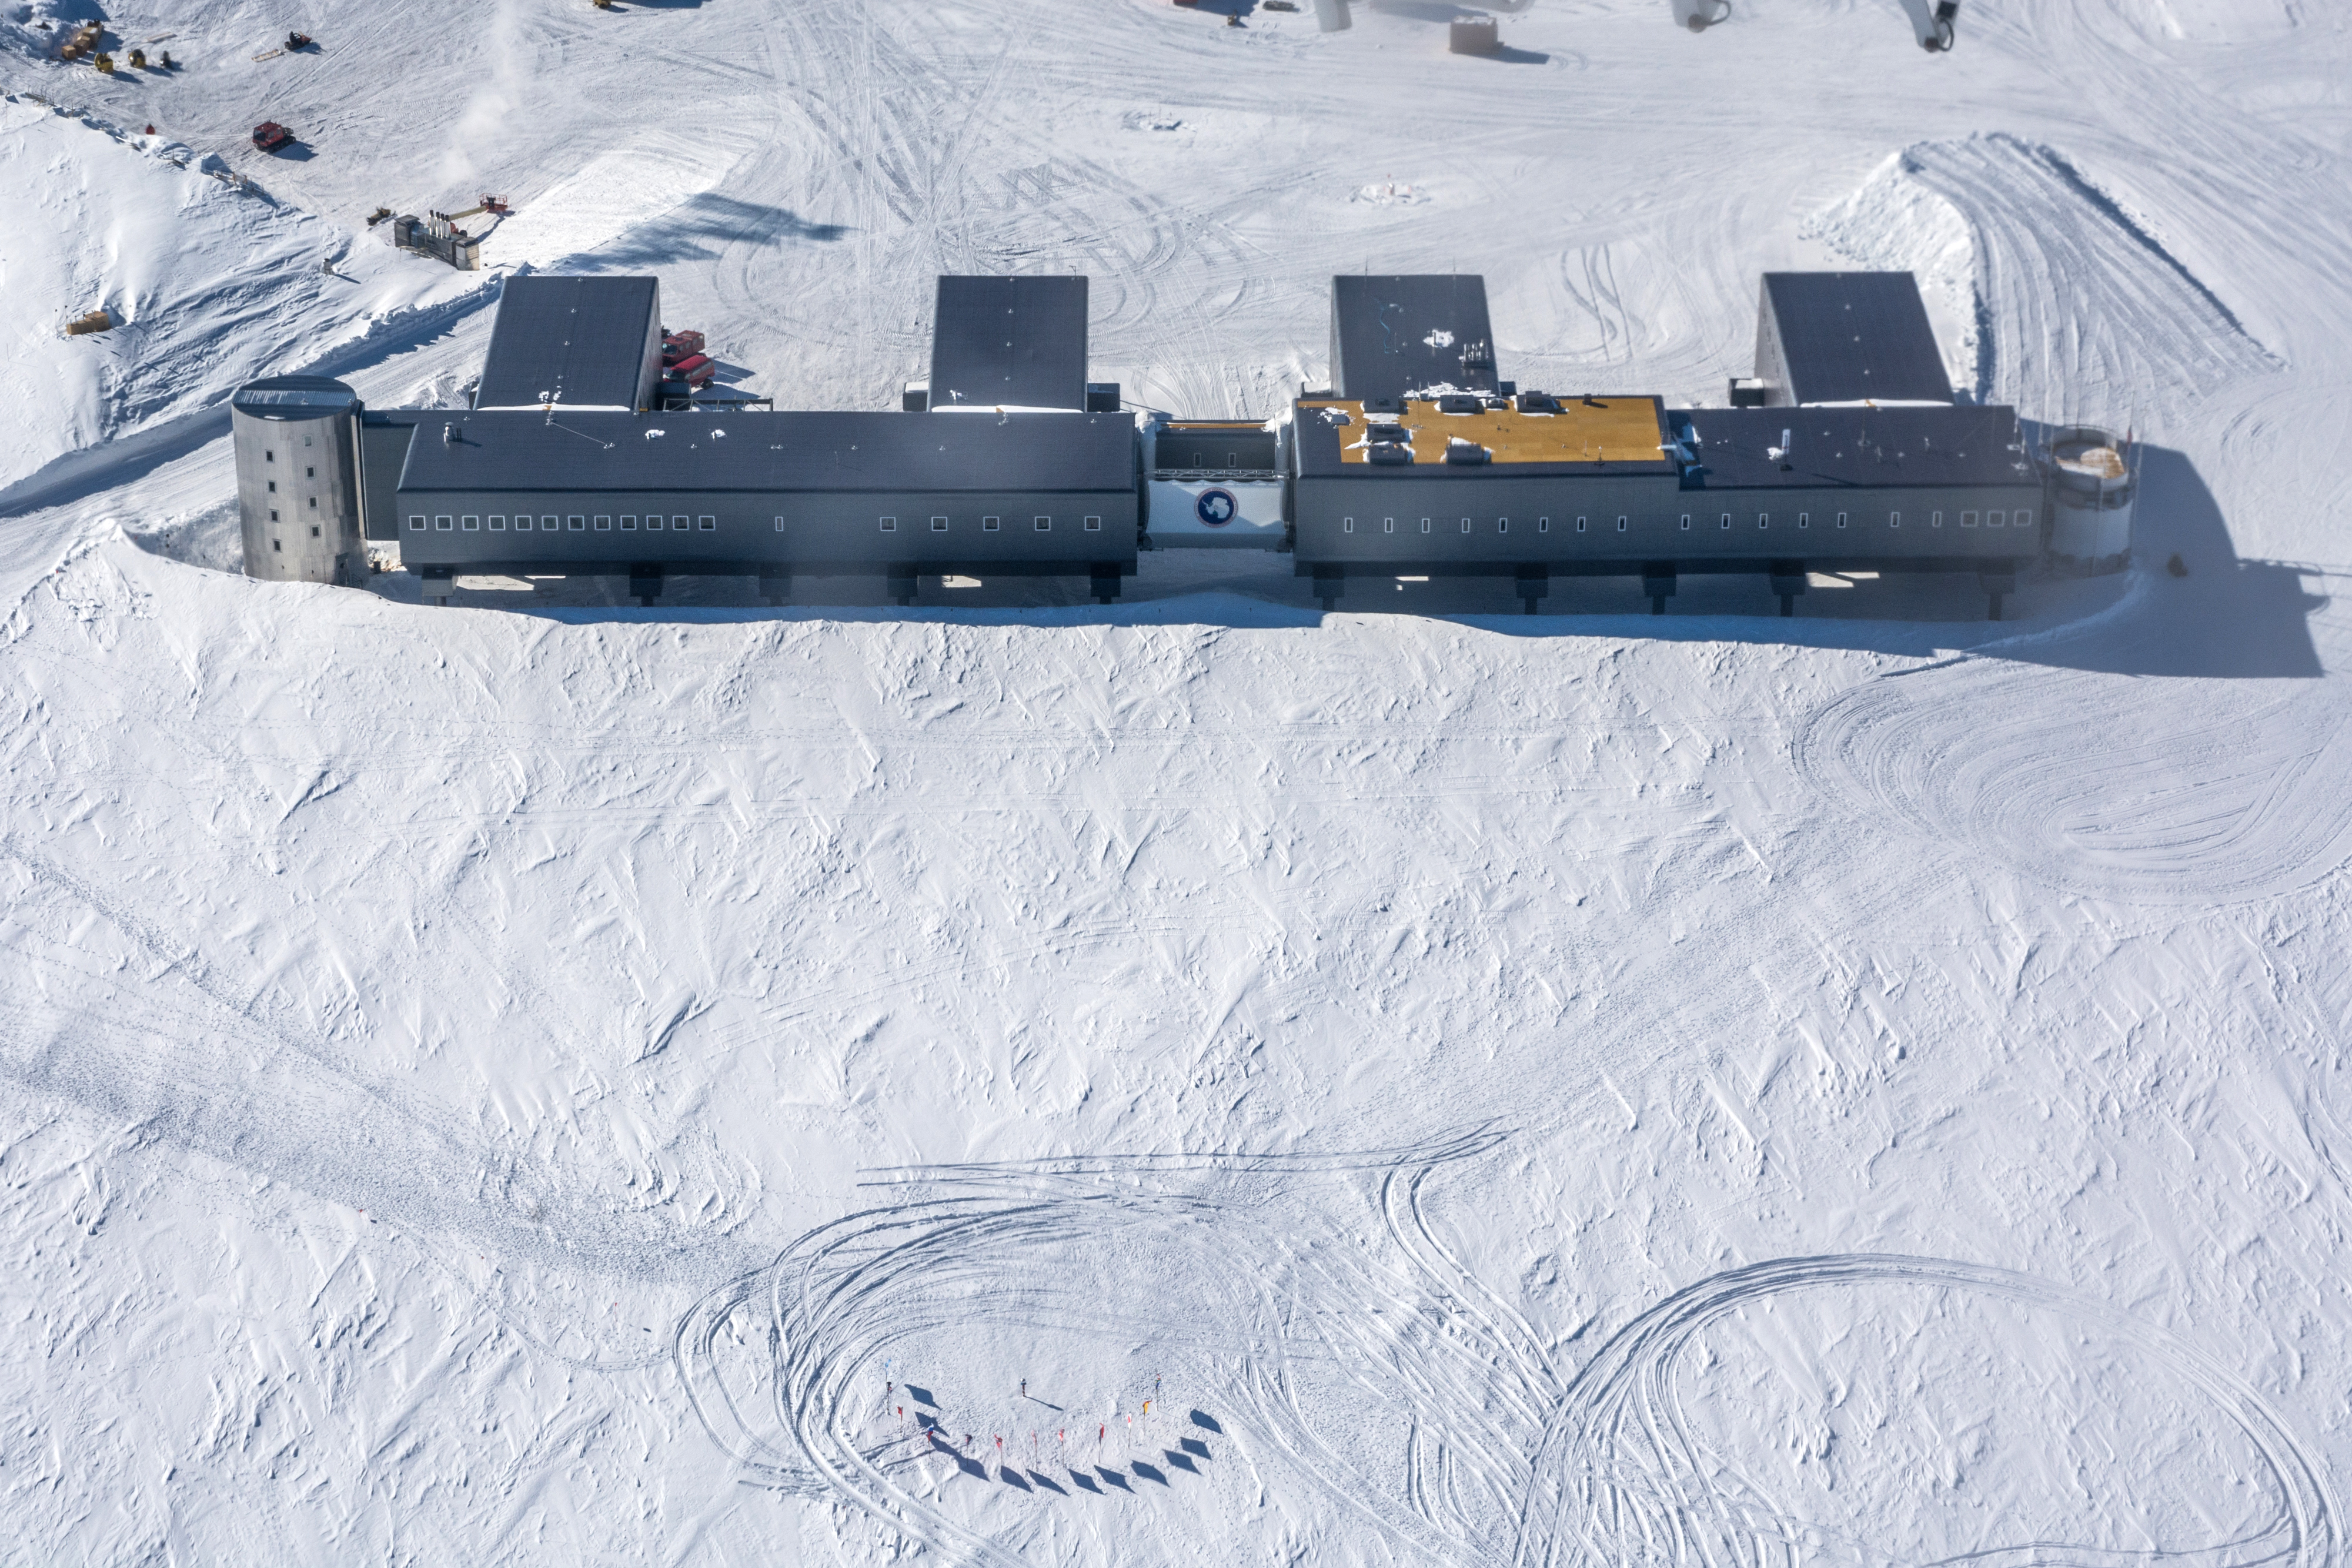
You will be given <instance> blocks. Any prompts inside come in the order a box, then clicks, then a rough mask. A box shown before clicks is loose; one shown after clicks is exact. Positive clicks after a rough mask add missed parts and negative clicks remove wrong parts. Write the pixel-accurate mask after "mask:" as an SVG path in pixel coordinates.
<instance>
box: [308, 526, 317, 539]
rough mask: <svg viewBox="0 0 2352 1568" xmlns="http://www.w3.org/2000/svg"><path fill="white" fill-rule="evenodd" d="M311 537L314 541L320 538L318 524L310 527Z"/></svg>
mask: <svg viewBox="0 0 2352 1568" xmlns="http://www.w3.org/2000/svg"><path fill="white" fill-rule="evenodd" d="M310 537H311V538H314V539H315V538H318V537H319V525H318V524H316V523H312V524H311V525H310Z"/></svg>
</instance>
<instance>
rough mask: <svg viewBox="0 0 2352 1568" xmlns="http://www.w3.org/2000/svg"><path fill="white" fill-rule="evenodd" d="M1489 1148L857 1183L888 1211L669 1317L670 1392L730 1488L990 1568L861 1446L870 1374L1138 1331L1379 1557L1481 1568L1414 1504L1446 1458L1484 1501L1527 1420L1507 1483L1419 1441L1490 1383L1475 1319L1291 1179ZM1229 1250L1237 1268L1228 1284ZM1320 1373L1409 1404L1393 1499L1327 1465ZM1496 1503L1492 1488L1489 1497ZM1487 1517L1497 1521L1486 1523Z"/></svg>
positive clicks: (1405, 1171)
mask: <svg viewBox="0 0 2352 1568" xmlns="http://www.w3.org/2000/svg"><path fill="white" fill-rule="evenodd" d="M1500 1137H1501V1134H1499V1133H1497V1132H1495V1131H1492V1130H1486V1129H1481V1130H1474V1131H1472V1132H1469V1133H1466V1134H1461V1135H1459V1136H1456V1137H1454V1138H1451V1139H1447V1140H1443V1141H1440V1142H1437V1143H1433V1144H1431V1145H1423V1146H1418V1147H1412V1148H1406V1149H1398V1150H1386V1151H1371V1152H1368V1153H1363V1154H1349V1155H1247V1154H1239V1155H1160V1156H1136V1157H1097V1156H1086V1157H1076V1158H1070V1159H1065V1160H1048V1161H1034V1162H1024V1163H1021V1164H1016V1165H984V1164H982V1165H974V1164H962V1165H950V1166H921V1167H913V1168H910V1169H906V1170H899V1171H889V1172H881V1173H877V1181H876V1182H875V1183H874V1184H873V1185H876V1186H881V1187H884V1188H885V1189H886V1190H888V1191H891V1192H893V1193H894V1194H896V1195H898V1197H899V1199H900V1201H898V1202H895V1203H893V1204H891V1205H889V1206H887V1207H880V1208H877V1209H873V1210H870V1211H867V1212H866V1213H862V1214H857V1215H852V1216H849V1217H847V1218H844V1219H841V1220H838V1221H835V1222H834V1223H833V1224H830V1225H827V1226H824V1227H821V1228H817V1229H815V1230H813V1231H811V1232H810V1233H808V1234H807V1235H806V1236H803V1238H801V1239H800V1240H798V1241H796V1242H794V1243H793V1246H792V1247H790V1248H789V1249H786V1250H785V1251H784V1253H783V1254H782V1256H780V1257H779V1258H778V1260H776V1261H775V1262H774V1263H773V1264H772V1265H771V1266H769V1267H768V1268H765V1269H762V1270H756V1271H754V1272H752V1273H751V1274H747V1275H745V1276H743V1277H741V1278H740V1279H737V1280H734V1281H730V1282H729V1283H728V1284H727V1285H726V1286H724V1287H722V1288H721V1289H719V1290H718V1291H713V1292H712V1293H711V1294H710V1295H709V1296H708V1297H707V1298H705V1300H704V1301H701V1302H700V1303H698V1305H697V1306H696V1307H695V1309H694V1310H693V1311H692V1312H688V1314H687V1316H686V1317H685V1318H684V1319H683V1320H682V1321H681V1322H680V1324H679V1326H678V1330H677V1335H676V1339H675V1342H674V1343H675V1353H676V1356H677V1369H678V1374H679V1377H680V1380H681V1382H682V1384H683V1385H684V1386H685V1388H686V1390H687V1392H688V1397H689V1399H690V1400H691V1402H692V1404H693V1406H694V1409H695V1411H696V1413H697V1415H698V1417H699V1418H700V1419H701V1421H702V1423H703V1426H704V1428H705V1430H706V1431H707V1432H708V1433H709V1435H710V1437H712V1438H713V1440H714V1441H716V1442H718V1443H719V1446H720V1447H721V1448H724V1449H725V1450H726V1451H727V1452H728V1454H729V1455H730V1457H731V1458H734V1459H735V1461H736V1462H737V1463H738V1464H739V1465H740V1466H741V1467H742V1469H743V1470H744V1472H745V1475H746V1477H747V1479H751V1480H752V1481H754V1482H755V1483H757V1484H761V1485H768V1486H772V1487H775V1488H777V1489H779V1490H785V1491H789V1492H793V1493H796V1494H803V1495H806V1494H831V1495H833V1496H835V1497H836V1498H839V1499H842V1500H847V1501H850V1502H853V1503H855V1504H856V1505H857V1506H858V1507H860V1508H862V1509H864V1510H865V1511H867V1512H869V1513H870V1514H872V1515H873V1516H874V1517H876V1518H877V1519H878V1520H880V1521H884V1522H885V1523H887V1524H888V1525H889V1526H890V1527H892V1528H893V1529H896V1530H898V1531H901V1532H903V1533H905V1534H906V1535H908V1536H909V1537H911V1538H913V1539H914V1540H917V1541H919V1542H923V1543H924V1544H926V1545H929V1546H931V1547H933V1548H935V1549H937V1550H940V1551H942V1552H946V1553H948V1554H949V1555H950V1558H951V1559H952V1560H955V1561H959V1562H971V1563H991V1564H1005V1565H1010V1564H1012V1563H1017V1562H1018V1561H1020V1559H1019V1558H1017V1557H1016V1556H1015V1555H1014V1554H1013V1553H1012V1552H1009V1551H1007V1550H1006V1549H1005V1548H1004V1547H1003V1545H1001V1544H1000V1543H998V1542H995V1541H993V1540H992V1539H990V1538H989V1537H987V1536H984V1535H982V1534H980V1533H978V1532H977V1531H973V1530H971V1529H970V1528H968V1527H967V1526H966V1525H964V1524H963V1523H961V1522H960V1521H957V1520H956V1519H953V1518H951V1517H950V1516H949V1515H948V1514H947V1513H945V1512H944V1511H941V1509H940V1508H939V1507H938V1506H935V1505H934V1504H933V1503H932V1502H930V1501H928V1500H924V1499H923V1498H921V1497H919V1496H918V1495H917V1494H916V1492H915V1490H913V1488H912V1486H911V1485H910V1484H909V1481H910V1475H911V1472H912V1470H913V1469H915V1467H917V1466H918V1465H919V1463H920V1462H921V1460H922V1459H923V1458H927V1457H928V1452H929V1450H928V1439H925V1438H922V1437H917V1438H915V1439H913V1440H912V1441H909V1440H908V1439H906V1438H903V1437H901V1438H896V1439H893V1440H891V1441H889V1442H887V1443H883V1444H879V1445H877V1444H874V1443H872V1442H870V1441H867V1440H865V1439H863V1438H861V1437H860V1435H859V1433H858V1430H857V1427H858V1412H859V1411H860V1410H861V1409H863V1407H864V1406H865V1405H866V1404H867V1403H868V1402H869V1401H868V1398H867V1395H868V1394H869V1393H870V1389H869V1387H868V1385H870V1383H871V1381H872V1379H873V1375H874V1372H875V1369H876V1368H877V1367H879V1366H880V1365H881V1364H882V1363H883V1361H884V1360H885V1359H886V1358H887V1357H889V1356H891V1355H893V1354H901V1355H903V1354H906V1351H907V1348H908V1342H909V1341H911V1340H914V1339H916V1338H917V1337H918V1336H919V1335H921V1334H923V1333H928V1332H933V1331H938V1330H944V1329H947V1328H950V1327H952V1328H953V1329H954V1330H955V1332H956V1333H960V1334H963V1335H971V1334H973V1333H982V1334H986V1333H995V1334H1001V1335H1003V1336H1005V1337H1007V1338H1013V1337H1016V1336H1017V1337H1030V1338H1034V1337H1040V1336H1053V1335H1077V1336H1097V1337H1099V1336H1117V1337H1118V1338H1120V1339H1123V1340H1126V1341H1129V1342H1130V1343H1132V1342H1134V1341H1137V1340H1139V1339H1148V1340H1149V1341H1150V1343H1151V1345H1152V1348H1153V1351H1154V1354H1155V1356H1165V1357H1166V1359H1167V1362H1168V1364H1171V1365H1174V1366H1179V1367H1181V1369H1182V1376H1183V1378H1184V1385H1185V1386H1186V1387H1187V1389H1188V1390H1189V1391H1191V1392H1189V1393H1188V1397H1191V1398H1192V1399H1194V1400H1195V1401H1196V1402H1198V1403H1201V1404H1202V1405H1205V1406H1211V1407H1215V1408H1219V1409H1220V1415H1221V1416H1223V1417H1225V1418H1226V1430H1227V1432H1228V1434H1229V1436H1230V1437H1240V1438H1247V1437H1255V1438H1258V1439H1261V1440H1263V1441H1264V1442H1265V1443H1267V1444H1270V1445H1271V1447H1272V1448H1273V1449H1275V1450H1278V1451H1279V1453H1280V1455H1281V1456H1283V1457H1284V1458H1287V1459H1288V1460H1289V1461H1290V1463H1291V1465H1292V1466H1294V1467H1295V1468H1296V1469H1297V1471H1299V1472H1300V1479H1304V1480H1307V1481H1308V1482H1309V1484H1311V1485H1314V1486H1317V1487H1319V1488H1320V1489H1321V1490H1323V1491H1324V1492H1325V1493H1326V1494H1327V1495H1328V1496H1329V1497H1330V1498H1331V1499H1332V1500H1335V1501H1337V1502H1339V1503H1340V1504H1342V1505H1343V1506H1345V1507H1347V1508H1348V1509H1349V1510H1350V1511H1352V1512H1353V1513H1354V1514H1355V1515H1356V1516H1357V1517H1358V1518H1359V1519H1360V1520H1361V1521H1363V1522H1364V1524H1365V1525H1367V1526H1368V1527H1370V1529H1371V1530H1373V1531H1377V1532H1378V1533H1379V1534H1380V1535H1381V1536H1382V1537H1384V1538H1385V1539H1387V1540H1388V1541H1390V1542H1391V1543H1392V1544H1393V1545H1395V1546H1397V1547H1400V1548H1402V1549H1403V1550H1404V1551H1405V1552H1409V1553H1411V1554H1412V1555H1414V1556H1417V1557H1418V1558H1419V1559H1421V1560H1423V1561H1427V1562H1433V1563H1461V1564H1464V1565H1465V1568H1467V1564H1469V1563H1474V1562H1477V1561H1480V1560H1481V1553H1480V1547H1479V1543H1478V1542H1475V1541H1474V1540H1469V1539H1465V1538H1464V1536H1463V1534H1462V1532H1461V1531H1460V1529H1459V1527H1458V1523H1456V1522H1455V1521H1451V1520H1449V1521H1447V1522H1446V1523H1444V1524H1440V1523H1437V1522H1433V1518H1434V1516H1435V1515H1436V1514H1438V1513H1439V1512H1441V1511H1445V1512H1456V1513H1458V1512H1459V1510H1458V1508H1455V1507H1454V1506H1453V1505H1447V1506H1446V1507H1445V1508H1444V1509H1443V1510H1441V1509H1440V1508H1437V1507H1433V1506H1432V1499H1433V1495H1434V1494H1435V1493H1437V1492H1439V1491H1441V1490H1443V1491H1446V1492H1450V1491H1451V1490H1452V1489H1453V1488H1454V1486H1455V1485H1456V1484H1458V1479H1457V1476H1456V1466H1457V1465H1458V1464H1459V1463H1461V1462H1463V1461H1464V1460H1465V1458H1468V1459H1471V1460H1473V1461H1474V1462H1483V1463H1484V1465H1485V1467H1486V1469H1487V1471H1488V1474H1487V1476H1486V1488H1487V1489H1488V1490H1495V1489H1496V1488H1498V1487H1500V1486H1501V1485H1502V1484H1503V1483H1504V1482H1505V1481H1506V1480H1507V1479H1510V1480H1516V1479H1522V1478H1520V1477H1519V1476H1518V1475H1517V1468H1518V1467H1523V1465H1524V1458H1522V1457H1521V1456H1523V1455H1524V1454H1525V1452H1527V1451H1528V1445H1529V1442H1530V1441H1531V1440H1532V1437H1533V1436H1534V1427H1533V1426H1532V1424H1530V1426H1529V1427H1528V1430H1527V1431H1525V1432H1523V1433H1518V1434H1514V1435H1513V1437H1515V1439H1516V1440H1515V1441H1513V1442H1512V1443H1511V1444H1510V1452H1509V1455H1508V1463H1507V1464H1505V1463H1504V1462H1503V1457H1502V1456H1498V1455H1495V1454H1486V1455H1465V1452H1464V1450H1463V1449H1462V1448H1459V1447H1447V1448H1444V1449H1443V1450H1442V1452H1441V1451H1438V1450H1435V1449H1432V1448H1427V1447H1425V1445H1424V1442H1423V1438H1424V1437H1425V1428H1426V1427H1427V1426H1428V1424H1429V1423H1431V1422H1433V1421H1436V1422H1441V1423H1444V1424H1447V1425H1449V1426H1451V1427H1455V1428H1461V1429H1467V1428H1472V1427H1475V1426H1476V1425H1477V1424H1478V1423H1479V1422H1480V1421H1481V1420H1482V1419H1489V1417H1486V1416H1485V1415H1484V1414H1483V1410H1484V1406H1485V1405H1486V1403H1487V1402H1488V1401H1489V1400H1490V1399H1491V1398H1492V1397H1493V1394H1494V1387H1495V1384H1496V1377H1495V1376H1494V1375H1493V1373H1494V1370H1495V1369H1494V1367H1493V1366H1492V1365H1490V1366H1489V1369H1488V1370H1489V1375H1488V1376H1487V1377H1486V1378H1485V1379H1484V1380H1482V1379H1481V1378H1480V1377H1478V1376H1477V1375H1476V1369H1477V1366H1478V1364H1479V1361H1480V1353H1479V1351H1478V1349H1477V1347H1476V1343H1475V1342H1476V1341H1477V1338H1478V1335H1479V1333H1480V1329H1479V1325H1478V1323H1477V1322H1475V1320H1473V1321H1465V1319H1464V1318H1463V1316H1462V1314H1460V1313H1459V1312H1457V1311H1455V1310H1454V1309H1453V1308H1452V1307H1451V1306H1450V1305H1449V1304H1448V1303H1447V1302H1446V1301H1443V1300H1439V1299H1435V1298H1433V1297H1430V1296H1429V1295H1427V1294H1426V1293H1425V1292H1417V1291H1416V1290H1415V1283H1416V1281H1414V1279H1413V1278H1412V1276H1411V1275H1410V1274H1408V1273H1406V1272H1404V1271H1402V1270H1394V1269H1391V1268H1388V1267H1386V1266H1384V1265H1383V1264H1382V1263H1381V1262H1380V1261H1379V1260H1376V1259H1374V1258H1372V1257H1370V1255H1368V1254H1364V1253H1362V1252H1361V1251H1360V1249H1355V1248H1349V1247H1344V1246H1341V1245H1338V1244H1336V1243H1334V1242H1332V1241H1329V1240H1328V1239H1322V1237H1321V1232H1322V1231H1324V1230H1325V1229H1327V1228H1328V1215H1325V1214H1322V1213H1321V1212H1319V1211H1318V1209H1317V1208H1315V1207H1313V1206H1312V1204H1311V1201H1302V1200H1311V1198H1312V1196H1313V1191H1314V1188H1315V1182H1314V1180H1313V1178H1323V1181H1324V1184H1325V1185H1327V1186H1328V1182H1329V1181H1330V1180H1334V1179H1336V1180H1339V1181H1342V1182H1348V1181H1360V1180H1361V1179H1362V1178H1363V1177H1364V1176H1380V1177H1381V1179H1382V1181H1383V1183H1384V1184H1385V1183H1387V1182H1391V1181H1394V1180H1397V1179H1402V1180H1404V1181H1406V1182H1407V1183H1408V1184H1410V1183H1412V1181H1414V1180H1416V1179H1417V1176H1416V1173H1418V1174H1419V1175H1425V1174H1426V1173H1427V1172H1428V1171H1429V1170H1431V1169H1433V1168H1434V1167H1435V1166H1439V1165H1442V1164H1447V1163H1451V1162H1454V1161H1458V1160H1462V1159H1466V1158H1470V1157H1473V1156H1475V1155H1479V1154H1483V1153H1485V1152H1486V1151H1487V1150H1489V1149H1491V1148H1493V1147H1495V1146H1496V1145H1497V1144H1498V1143H1499V1141H1500ZM942 1191H944V1192H945V1193H947V1194H948V1195H949V1196H936V1195H937V1194H939V1193H940V1192H942ZM1236 1257H1247V1258H1249V1259H1251V1260H1252V1261H1253V1265H1254V1266H1253V1267H1252V1268H1251V1269H1250V1270H1244V1271H1236V1270H1234V1268H1233V1267H1232V1260H1234V1258H1236ZM1139 1260H1142V1261H1139ZM1188 1284H1189V1286H1190V1288H1189V1289H1188V1288H1187V1286H1188ZM1385 1318H1395V1319H1398V1320H1400V1321H1398V1322H1393V1323H1384V1322H1383V1319H1385ZM1509 1370H1510V1369H1509V1368H1505V1369H1504V1371H1505V1373H1506V1375H1507V1373H1508V1372H1509ZM1335 1376H1336V1377H1339V1378H1342V1379H1344V1380H1347V1381H1349V1382H1352V1383H1353V1384H1355V1385H1357V1386H1358V1387H1359V1388H1360V1389H1362V1390H1364V1391H1365V1393H1366V1396H1367V1397H1368V1398H1370V1400H1373V1401H1381V1400H1385V1401H1386V1402H1387V1405H1388V1406H1390V1407H1391V1410H1393V1406H1394V1403H1395V1396H1396V1394H1397V1392H1398V1390H1399V1388H1400V1386H1402V1388H1404V1389H1406V1390H1409V1391H1410V1395H1411V1404H1410V1409H1409V1410H1406V1411H1403V1412H1402V1413H1398V1414H1397V1418H1399V1419H1401V1420H1407V1421H1410V1422H1412V1423H1415V1424H1416V1430H1415V1438H1414V1441H1413V1442H1412V1443H1410V1444H1409V1445H1408V1456H1409V1462H1410V1463H1412V1465H1413V1469H1412V1474H1411V1475H1410V1476H1409V1477H1408V1479H1407V1480H1406V1483H1405V1485H1406V1493H1407V1495H1406V1496H1405V1497H1404V1498H1402V1499H1400V1498H1398V1497H1395V1496H1392V1495H1391V1494H1390V1493H1388V1492H1387V1491H1385V1490H1383V1489H1381V1487H1380V1486H1378V1485H1377V1484H1375V1483H1373V1482H1372V1481H1370V1480H1368V1479H1366V1478H1365V1477H1364V1476H1363V1474H1362V1473H1361V1470H1360V1467H1359V1466H1357V1465H1355V1464H1352V1463H1350V1462H1349V1461H1347V1460H1346V1459H1344V1458H1342V1457H1341V1456H1340V1455H1339V1452H1338V1451H1337V1450H1336V1448H1334V1443H1335V1441H1339V1440H1340V1438H1341V1434H1339V1432H1336V1431H1334V1430H1333V1429H1332V1427H1333V1426H1334V1424H1336V1425H1338V1426H1339V1427H1349V1428H1354V1427H1360V1426H1361V1425H1362V1423H1363V1421H1364V1414H1363V1408H1362V1406H1361V1404H1360V1402H1359V1401H1357V1400H1354V1399H1352V1398H1351V1399H1349V1400H1347V1401H1344V1402H1343V1401H1340V1400H1338V1399H1335V1398H1333V1397H1329V1396H1328V1386H1329V1385H1330V1382H1331V1380H1332V1379H1333V1378H1334V1377H1335ZM1307 1385H1313V1388H1314V1390H1316V1391H1317V1392H1314V1393H1310V1392H1309V1390H1308V1387H1307ZM1310 1407H1311V1410H1310ZM910 1450H913V1451H910ZM1424 1454H1426V1455H1428V1456H1429V1457H1430V1458H1429V1463H1428V1464H1427V1465H1424V1464H1423V1455H1424ZM1270 1458H1272V1456H1271V1455H1270V1454H1266V1453H1260V1454H1259V1455H1258V1456H1256V1458H1255V1460H1254V1464H1255V1467H1256V1468H1257V1469H1259V1470H1260V1471H1261V1472H1263V1470H1264V1469H1265V1464H1266V1462H1267V1461H1268V1460H1269V1459H1270ZM1517 1490H1518V1489H1517V1487H1512V1488H1511V1489H1510V1490H1508V1491H1506V1492H1498V1496H1500V1497H1501V1498H1502V1499H1503V1500H1505V1502H1506V1505H1507V1499H1508V1497H1509V1496H1510V1495H1514V1494H1515V1493H1516V1492H1517ZM1424 1515H1426V1516H1427V1517H1425V1516H1424ZM1489 1517H1490V1519H1494V1520H1507V1518H1508V1511H1507V1506H1506V1507H1505V1508H1503V1509H1502V1510H1500V1511H1493V1512H1490V1516H1489Z"/></svg>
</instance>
